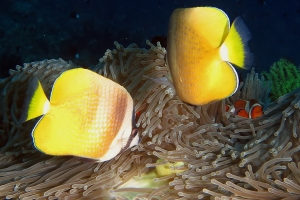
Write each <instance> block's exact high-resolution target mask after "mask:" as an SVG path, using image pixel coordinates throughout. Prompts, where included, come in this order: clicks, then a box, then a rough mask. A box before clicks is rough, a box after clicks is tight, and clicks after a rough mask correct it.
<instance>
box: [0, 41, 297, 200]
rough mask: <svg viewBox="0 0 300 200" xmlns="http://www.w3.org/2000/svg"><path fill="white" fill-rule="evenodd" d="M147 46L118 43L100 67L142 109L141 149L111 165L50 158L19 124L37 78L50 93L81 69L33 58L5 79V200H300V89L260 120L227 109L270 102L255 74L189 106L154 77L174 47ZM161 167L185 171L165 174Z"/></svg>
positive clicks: (1, 166) (1, 179)
mask: <svg viewBox="0 0 300 200" xmlns="http://www.w3.org/2000/svg"><path fill="white" fill-rule="evenodd" d="M147 43H148V45H150V48H149V49H144V48H139V47H138V46H137V45H136V44H131V45H129V46H128V47H123V46H122V45H120V44H118V43H115V45H116V49H113V50H109V51H107V52H106V53H105V55H104V56H103V57H102V58H101V59H100V63H99V64H98V65H96V66H95V67H93V68H92V70H93V71H95V72H97V73H99V74H101V75H104V76H105V77H108V78H110V79H112V80H114V81H116V82H118V83H120V84H122V85H123V86H124V87H125V88H126V89H127V90H128V91H129V92H130V94H131V95H132V97H133V99H134V104H135V109H136V111H137V112H138V113H140V115H139V117H138V119H137V126H138V129H139V134H140V136H141V142H140V144H139V145H138V146H136V147H133V148H131V149H128V150H126V151H125V152H123V153H122V154H121V155H119V156H117V157H116V158H114V159H111V160H109V161H106V162H103V163H96V162H88V161H86V160H84V159H80V158H76V157H52V156H46V155H44V154H42V153H40V152H39V151H37V150H36V149H34V147H33V145H32V141H31V138H30V132H31V130H32V128H33V127H34V124H35V121H30V122H27V123H24V124H20V123H18V121H17V120H16V119H17V118H18V116H19V115H20V110H19V106H20V105H21V104H22V101H23V95H24V90H25V89H26V87H27V84H28V81H29V80H30V78H31V77H32V76H37V77H38V78H39V79H40V80H41V81H42V83H43V84H44V85H45V90H46V91H47V92H48V93H49V92H50V88H51V86H52V84H53V81H54V80H55V77H57V76H59V74H61V73H62V71H64V70H67V69H70V68H73V67H77V66H75V65H74V64H72V63H68V62H65V61H63V60H46V61H41V62H33V63H30V64H25V65H24V67H20V66H18V67H17V70H16V71H11V72H10V74H11V76H10V77H8V78H6V79H2V80H0V93H1V95H2V98H1V99H0V101H1V105H2V107H1V108H0V119H1V120H2V121H1V122H0V137H2V140H1V142H2V143H1V147H0V197H1V198H4V197H6V198H7V199H18V198H19V199H110V198H111V199H126V197H128V198H130V199H134V196H135V199H136V200H138V199H182V200H183V199H184V200H187V199H191V200H193V199H201V198H203V199H274V200H276V199H284V198H288V199H297V198H298V197H299V195H300V175H299V174H300V173H299V172H300V158H299V151H300V148H299V146H300V145H299V137H300V133H299V130H300V129H299V120H300V118H299V116H300V110H299V106H300V89H297V90H294V91H292V92H291V93H289V94H286V95H284V96H282V97H280V98H279V99H278V101H276V102H273V103H272V104H270V106H268V108H266V111H265V114H264V115H263V116H261V117H259V118H256V119H248V118H242V117H239V116H236V115H234V114H233V113H229V112H226V111H225V104H230V103H231V104H232V102H234V101H235V100H236V99H238V98H242V99H246V100H249V99H252V98H253V99H258V100H260V101H268V91H269V85H266V84H265V83H264V81H262V80H261V79H260V78H259V76H258V74H256V73H255V72H254V70H252V71H251V73H250V74H249V75H248V77H247V79H246V81H245V83H243V84H240V86H239V88H238V90H237V92H236V93H235V94H234V95H233V96H231V97H229V98H227V99H224V100H221V101H218V102H215V103H212V104H209V105H205V106H190V105H187V104H185V103H183V102H182V101H180V99H178V97H177V96H176V95H175V93H174V91H173V89H172V88H170V87H169V86H166V85H161V84H158V83H156V82H153V81H152V80H151V78H160V77H163V76H166V75H167V74H168V68H167V66H166V63H165V61H164V57H165V56H166V51H165V49H164V48H163V47H161V46H160V45H159V44H158V45H157V46H155V45H153V44H151V43H150V42H147ZM79 81H80V80H79ZM169 163H177V164H169ZM156 166H162V167H164V166H170V169H172V168H173V169H175V170H178V171H176V172H177V173H169V172H168V173H166V174H161V175H160V176H158V175H157V173H156V172H155V170H156ZM171 167H172V168H171ZM143 181H146V182H147V183H145V184H142V182H143ZM133 194H134V195H133Z"/></svg>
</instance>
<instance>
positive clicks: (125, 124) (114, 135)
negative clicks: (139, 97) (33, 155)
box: [20, 68, 139, 161]
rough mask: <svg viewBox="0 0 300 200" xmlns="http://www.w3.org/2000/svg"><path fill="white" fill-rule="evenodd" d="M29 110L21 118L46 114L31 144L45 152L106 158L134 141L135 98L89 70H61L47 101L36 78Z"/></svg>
mask: <svg viewBox="0 0 300 200" xmlns="http://www.w3.org/2000/svg"><path fill="white" fill-rule="evenodd" d="M25 105H26V108H25V110H27V111H28V112H26V113H24V115H23V116H22V117H21V120H20V121H27V120H30V119H33V118H35V117H38V116H40V115H42V114H44V115H43V116H42V117H41V118H40V120H39V121H38V123H37V124H36V125H35V127H34V129H33V131H32V138H33V143H34V145H35V147H36V148H37V149H38V150H40V151H41V152H43V153H46V154H49V155H74V156H79V157H85V158H90V159H95V160H98V161H105V160H109V159H111V158H113V157H115V156H116V155H117V154H118V153H120V151H121V150H125V149H127V148H129V147H131V146H133V145H136V144H137V143H138V140H139V139H138V135H137V131H136V129H135V128H134V127H135V123H134V121H135V119H134V116H135V115H134V111H133V100H132V98H131V96H130V95H129V93H128V92H127V91H126V89H125V88H123V87H122V86H120V85H119V84H117V83H115V82H113V81H111V80H109V79H107V78H105V77H103V76H100V75H98V74H96V73H95V72H92V71H90V70H87V69H83V68H77V69H71V70H68V71H66V72H64V73H62V74H61V75H60V76H59V77H58V78H57V79H56V81H55V83H54V85H53V88H52V91H51V97H50V101H48V99H47V97H46V95H45V93H44V91H43V89H42V86H41V84H40V82H39V81H38V80H37V78H34V79H33V80H32V81H31V83H30V85H29V90H28V92H27V103H26V104H25Z"/></svg>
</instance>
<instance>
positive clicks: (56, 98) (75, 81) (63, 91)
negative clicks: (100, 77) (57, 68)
mask: <svg viewBox="0 0 300 200" xmlns="http://www.w3.org/2000/svg"><path fill="white" fill-rule="evenodd" d="M90 74H91V71H90V70H87V69H84V68H76V69H70V70H68V71H65V72H64V73H62V74H61V75H60V76H59V77H58V78H57V79H56V80H55V82H54V84H53V88H52V92H51V97H50V102H51V103H53V104H59V103H62V102H65V101H66V100H68V99H70V98H72V96H76V95H78V94H80V93H83V92H84V91H86V90H87V88H89V87H90V86H91V84H92V83H93V80H94V79H93V78H91V77H90Z"/></svg>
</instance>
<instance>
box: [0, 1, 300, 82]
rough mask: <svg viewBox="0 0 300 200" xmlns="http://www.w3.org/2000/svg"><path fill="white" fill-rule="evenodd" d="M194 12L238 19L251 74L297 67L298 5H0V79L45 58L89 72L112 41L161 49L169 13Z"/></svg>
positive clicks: (136, 2) (53, 3) (41, 3)
mask: <svg viewBox="0 0 300 200" xmlns="http://www.w3.org/2000/svg"><path fill="white" fill-rule="evenodd" d="M195 6H214V7H217V8H220V9H222V10H223V11H224V12H225V13H226V14H227V15H228V17H229V18H230V21H231V22H232V21H233V20H234V19H235V18H236V17H238V16H241V17H242V19H243V20H244V22H245V24H246V25H247V27H248V28H249V30H250V32H251V34H252V39H251V40H250V42H249V45H250V50H251V51H252V52H253V53H254V55H255V61H254V67H255V69H256V72H261V71H263V70H268V69H269V67H270V66H271V65H272V64H273V63H274V62H276V61H278V60H279V59H280V58H282V57H283V58H286V59H287V60H289V61H291V62H293V63H294V64H295V65H296V66H298V65H299V63H300V57H299V44H300V40H299V35H300V2H299V1H297V0H288V1H278V0H222V1H221V0H184V1H183V0H181V1H180V0H174V1H171V0H164V1H160V0H151V1H133V0H128V1H121V0H113V1H96V0H94V1H93V0H65V1H59V0H49V1H45V0H41V1H38V0H32V1H26V0H18V1H11V0H2V1H1V2H0V18H1V21H0V63H1V65H0V78H4V77H7V76H8V69H14V68H15V66H16V65H17V64H18V65H22V64H23V63H28V62H32V61H37V60H44V59H50V58H62V59H64V60H71V61H72V62H74V63H76V64H77V65H80V66H85V67H90V66H93V65H95V64H96V63H97V62H98V60H99V58H100V56H101V55H103V53H104V52H105V51H106V49H109V48H112V47H113V46H114V45H113V42H114V41H118V42H119V43H120V44H123V45H124V46H128V45H129V44H131V43H136V44H138V45H139V46H140V47H146V46H147V45H146V43H145V41H146V39H148V40H150V41H152V42H154V43H156V41H157V40H155V39H158V40H160V42H161V43H162V45H164V42H163V41H162V40H165V37H166V34H167V29H168V21H169V17H170V15H171V12H172V11H173V10H174V9H175V8H184V7H195ZM153 39H154V40H153ZM242 71H243V72H244V74H246V73H248V72H246V71H244V70H242Z"/></svg>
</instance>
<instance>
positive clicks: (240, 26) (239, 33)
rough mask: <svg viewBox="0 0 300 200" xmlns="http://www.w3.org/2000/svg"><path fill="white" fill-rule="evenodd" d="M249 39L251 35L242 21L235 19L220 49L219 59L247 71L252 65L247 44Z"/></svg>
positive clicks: (251, 55) (251, 57)
mask: <svg viewBox="0 0 300 200" xmlns="http://www.w3.org/2000/svg"><path fill="white" fill-rule="evenodd" d="M250 39H251V34H250V32H249V30H248V28H247V27H246V25H245V24H244V22H243V20H242V19H241V18H240V17H238V18H236V19H235V20H234V22H233V23H232V25H231V28H230V30H229V33H228V35H227V37H226V39H225V41H224V43H223V44H222V45H221V47H220V56H221V59H222V60H224V61H228V62H230V63H233V64H235V65H237V66H238V67H241V68H244V69H249V68H250V67H251V65H252V63H253V54H252V53H251V52H250V50H249V47H248V44H247V42H248V41H249V40H250Z"/></svg>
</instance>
